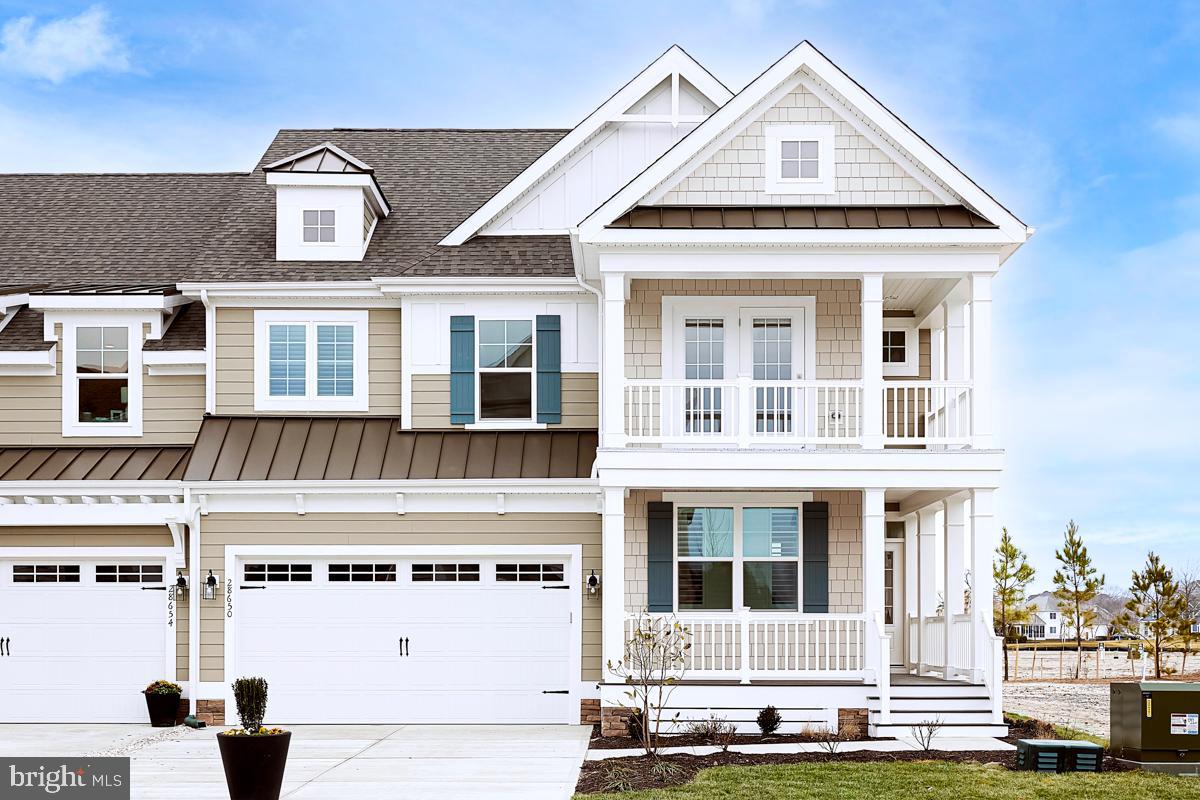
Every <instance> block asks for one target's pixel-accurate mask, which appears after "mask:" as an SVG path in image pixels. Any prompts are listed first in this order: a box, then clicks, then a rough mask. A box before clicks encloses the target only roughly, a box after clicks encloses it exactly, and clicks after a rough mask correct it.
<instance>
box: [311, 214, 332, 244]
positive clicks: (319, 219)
mask: <svg viewBox="0 0 1200 800" xmlns="http://www.w3.org/2000/svg"><path fill="white" fill-rule="evenodd" d="M335 213H336V212H334V211H333V210H332V209H323V210H307V209H306V210H305V212H304V241H305V243H315V242H333V241H335V240H336V236H335V231H336V229H337V228H336V225H335V222H334V220H335V219H336V216H335Z"/></svg>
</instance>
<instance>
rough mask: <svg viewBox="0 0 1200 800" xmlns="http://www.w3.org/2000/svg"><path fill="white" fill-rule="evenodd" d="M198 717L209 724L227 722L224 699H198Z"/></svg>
mask: <svg viewBox="0 0 1200 800" xmlns="http://www.w3.org/2000/svg"><path fill="white" fill-rule="evenodd" d="M196 719H198V720H200V721H202V722H204V723H206V724H208V725H224V724H225V701H224V700H197V701H196Z"/></svg>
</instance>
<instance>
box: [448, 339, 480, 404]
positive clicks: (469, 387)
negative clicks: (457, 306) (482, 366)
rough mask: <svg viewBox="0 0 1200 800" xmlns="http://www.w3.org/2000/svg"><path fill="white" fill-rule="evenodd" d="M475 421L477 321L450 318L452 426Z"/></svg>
mask: <svg viewBox="0 0 1200 800" xmlns="http://www.w3.org/2000/svg"><path fill="white" fill-rule="evenodd" d="M474 421H475V318H474V317H451V318H450V423H451V424H452V425H469V424H470V423H472V422H474Z"/></svg>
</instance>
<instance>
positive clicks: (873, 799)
mask: <svg viewBox="0 0 1200 800" xmlns="http://www.w3.org/2000/svg"><path fill="white" fill-rule="evenodd" d="M577 797H586V798H589V800H594V799H595V798H600V797H607V798H619V799H620V800H742V799H743V798H744V800H776V799H778V800H784V799H785V798H786V800H810V799H811V800H890V798H897V800H918V798H919V799H920V800H943V798H944V799H945V800H968V799H970V800H974V799H975V798H978V800H1026V799H1027V798H1028V800H1035V799H1036V800H1115V799H1116V798H1138V797H1142V798H1152V797H1158V798H1169V800H1185V798H1200V778H1181V777H1172V776H1167V775H1154V774H1149V773H1142V772H1109V773H1102V774H1099V775H1039V774H1037V773H1033V772H1012V771H1010V770H1008V769H1005V768H1003V767H999V766H992V767H988V766H983V765H978V764H951V763H948V762H945V761H927V762H905V763H886V762H871V763H845V764H784V765H778V766H776V765H771V766H759V767H717V768H715V769H709V770H704V771H703V772H701V773H700V774H699V775H697V776H696V779H695V780H694V781H693V782H692V783H690V784H687V785H686V786H677V787H675V788H672V789H660V790H655V791H644V792H626V793H621V794H608V795H578V796H577Z"/></svg>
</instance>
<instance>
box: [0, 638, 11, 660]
mask: <svg viewBox="0 0 1200 800" xmlns="http://www.w3.org/2000/svg"><path fill="white" fill-rule="evenodd" d="M5 650H7V651H8V652H5ZM11 655H12V639H0V656H11Z"/></svg>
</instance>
